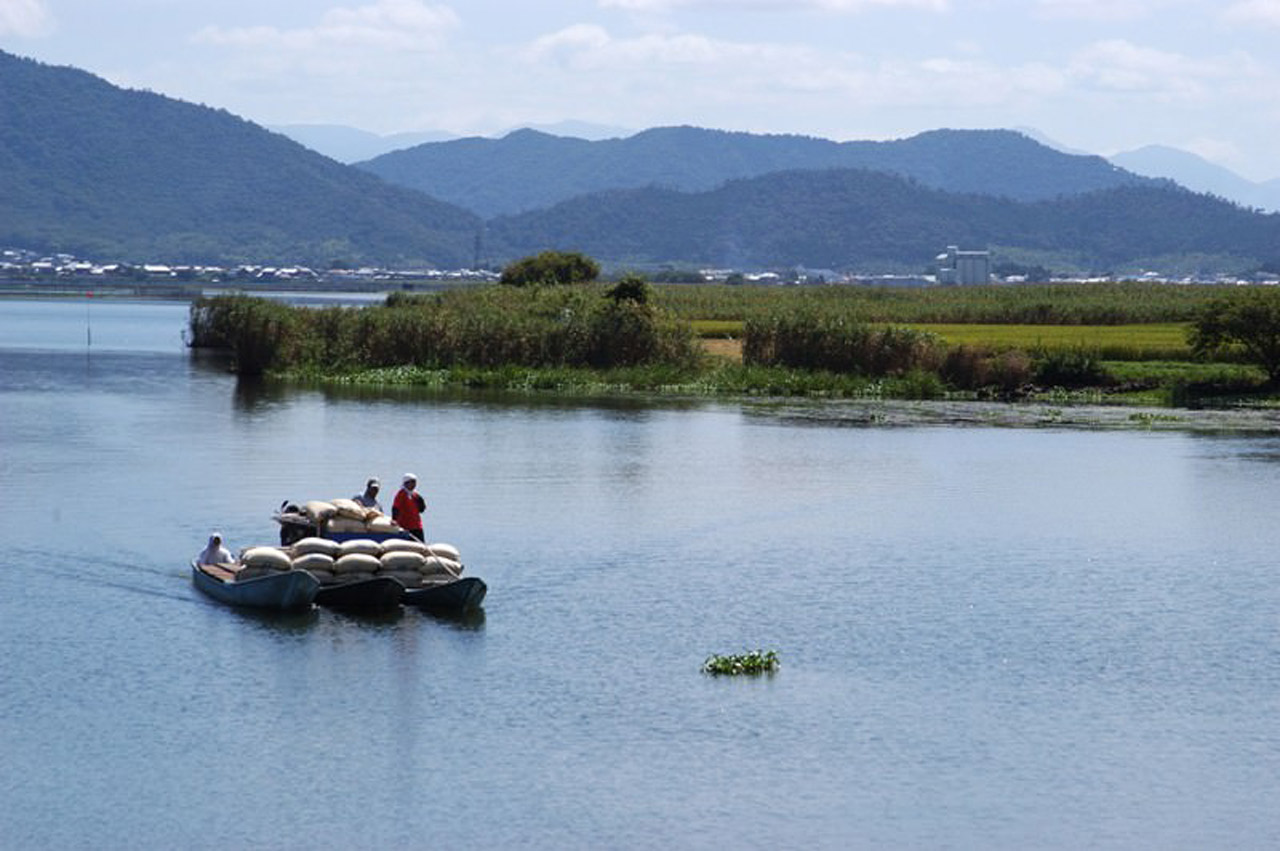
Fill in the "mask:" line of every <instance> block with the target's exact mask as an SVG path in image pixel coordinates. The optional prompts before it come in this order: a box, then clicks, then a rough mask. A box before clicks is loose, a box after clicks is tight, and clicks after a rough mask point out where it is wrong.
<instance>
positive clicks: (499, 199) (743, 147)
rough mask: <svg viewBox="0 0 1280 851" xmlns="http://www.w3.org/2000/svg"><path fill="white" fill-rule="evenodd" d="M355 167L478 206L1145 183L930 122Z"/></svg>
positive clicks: (661, 134) (472, 147) (485, 146)
mask: <svg viewBox="0 0 1280 851" xmlns="http://www.w3.org/2000/svg"><path fill="white" fill-rule="evenodd" d="M357 167H359V168H362V169H364V170H366V171H369V172H371V173H373V174H376V175H378V176H379V177H381V178H383V179H384V180H386V181H388V182H390V183H395V184H399V185H401V186H405V187H408V188H410V189H417V190H419V191H421V192H425V193H427V194H428V195H431V196H432V197H435V198H440V199H441V200H444V201H448V202H449V203H452V204H457V205H458V206H460V207H465V208H466V209H468V210H471V211H472V212H475V213H476V214H478V215H481V216H494V215H504V214H511V213H520V212H525V211H529V210H537V209H541V208H545V207H549V206H551V205H553V204H557V203H559V202H561V201H565V200H568V199H570V198H573V197H576V196H578V195H583V194H587V193H591V192H598V191H601V190H608V189H634V188H641V187H658V188H663V189H676V190H684V191H701V190H706V189H711V188H714V187H716V186H719V185H721V184H723V183H724V182H725V181H727V180H735V179H739V178H744V177H758V176H760V175H764V174H769V173H771V172H776V171H790V170H812V169H833V168H860V169H870V170H873V171H883V172H890V173H893V174H898V175H901V176H903V177H907V178H910V179H912V180H915V181H917V182H919V183H921V184H923V185H925V186H928V187H932V188H934V189H942V190H946V191H949V192H973V193H981V194H986V195H994V196H998V197H1004V198H1011V199H1014V200H1020V201H1036V200H1043V199H1046V198H1056V197H1058V196H1061V195H1074V194H1079V193H1082V192H1091V191H1094V190H1098V189H1112V188H1115V187H1117V186H1129V185H1136V184H1142V183H1149V182H1150V179H1149V178H1144V177H1140V176H1138V175H1135V174H1132V173H1130V172H1126V171H1124V170H1123V169H1120V168H1117V167H1116V166H1114V165H1112V164H1111V163H1109V162H1107V161H1106V160H1104V159H1103V158H1102V157H1081V156H1070V155H1067V154H1062V153H1059V152H1058V151H1055V150H1052V149H1051V148H1048V147H1046V146H1044V145H1041V144H1038V143H1037V142H1034V141H1032V140H1031V139H1029V138H1028V137H1026V136H1024V135H1022V134H1021V133H1015V132H1013V131H1009V130H937V131H932V132H929V133H921V134H920V135H918V136H913V137H911V138H909V139H903V140H899V141H892V142H832V141H829V140H826V139H815V138H812V137H808V136H764V135H753V134H750V133H730V132H726V131H722V130H705V129H701V128H696V127H660V128H656V129H652V130H646V131H644V132H641V133H637V134H635V135H634V136H630V137H627V138H625V139H606V140H602V141H595V142H592V141H587V140H583V139H573V138H564V137H560V136H552V135H550V134H547V133H539V132H537V131H533V130H521V131H517V132H515V133H511V134H509V135H507V136H504V137H503V138H501V139H483V138H470V139H456V140H453V141H448V142H432V143H427V144H423V145H418V146H416V147H413V148H409V149H407V150H402V151H393V152H391V153H389V154H383V155H382V156H380V157H376V158H374V159H372V160H369V161H367V162H362V163H357Z"/></svg>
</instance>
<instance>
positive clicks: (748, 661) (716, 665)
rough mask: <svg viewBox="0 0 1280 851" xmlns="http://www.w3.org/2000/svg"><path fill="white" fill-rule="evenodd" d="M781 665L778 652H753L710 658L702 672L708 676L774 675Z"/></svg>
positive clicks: (703, 664) (703, 665) (704, 663)
mask: <svg viewBox="0 0 1280 851" xmlns="http://www.w3.org/2000/svg"><path fill="white" fill-rule="evenodd" d="M781 664H782V663H781V662H780V661H779V660H778V651H776V650H767V651H766V650H752V651H751V652H749V653H739V654H724V655H720V654H716V655H712V656H708V657H707V660H706V661H705V662H703V663H702V671H703V673H707V674H726V675H728V676H739V675H741V674H772V673H773V672H775V671H777V670H778V667H779V665H781Z"/></svg>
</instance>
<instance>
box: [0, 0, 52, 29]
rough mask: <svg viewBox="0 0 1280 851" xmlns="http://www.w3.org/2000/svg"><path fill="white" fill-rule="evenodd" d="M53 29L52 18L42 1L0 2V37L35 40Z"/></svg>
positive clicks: (5, 0)
mask: <svg viewBox="0 0 1280 851" xmlns="http://www.w3.org/2000/svg"><path fill="white" fill-rule="evenodd" d="M52 29H53V16H52V15H50V14H49V10H48V9H47V8H46V7H45V4H44V3H43V2H42V0H0V35H14V36H18V37H20V38H35V37H37V36H42V35H45V34H47V33H49V32H51V31H52Z"/></svg>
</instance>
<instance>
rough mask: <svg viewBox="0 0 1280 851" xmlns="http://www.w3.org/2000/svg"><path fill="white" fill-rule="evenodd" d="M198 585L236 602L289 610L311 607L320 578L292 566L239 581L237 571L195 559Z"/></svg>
mask: <svg viewBox="0 0 1280 851" xmlns="http://www.w3.org/2000/svg"><path fill="white" fill-rule="evenodd" d="M191 579H192V581H193V582H194V583H195V586H196V587H197V588H199V589H200V590H201V591H203V592H204V593H206V594H208V595H209V596H210V597H212V598H214V599H215V600H220V601H222V602H223V603H227V604H229V605H232V606H247V607H251V608H255V609H277V610H279V611H289V610H296V609H306V608H310V606H311V604H312V602H313V601H314V600H315V597H316V592H317V591H319V590H320V581H319V580H318V579H316V578H315V577H314V576H312V575H311V574H310V573H307V572H306V571H305V570H288V571H283V572H280V573H273V574H270V575H267V576H259V577H256V578H254V579H244V580H241V581H238V582H237V581H236V578H235V574H234V573H232V572H231V571H229V570H226V569H224V568H221V567H218V566H216V565H212V564H197V563H196V562H194V561H193V562H191Z"/></svg>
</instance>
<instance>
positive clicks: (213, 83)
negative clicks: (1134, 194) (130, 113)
mask: <svg viewBox="0 0 1280 851" xmlns="http://www.w3.org/2000/svg"><path fill="white" fill-rule="evenodd" d="M1278 47H1280V0H545V2H497V0H453V1H452V2H434V0H271V2H263V0H255V1H254V2H249V0H216V2H212V0H211V2H193V1H192V0H109V2H107V0H0V49H4V50H7V51H10V52H13V53H17V54H20V55H23V56H30V57H33V58H35V59H39V60H42V61H45V62H50V63H54V64H65V65H74V66H76V67H80V68H84V69H86V70H89V71H92V72H93V73H95V74H98V75H100V76H102V77H105V78H106V79H108V80H110V81H111V82H113V83H116V84H118V85H122V86H128V87H132V88H146V89H151V90H153V91H157V92H160V93H162V94H166V95H170V96H172V97H177V98H181V99H184V100H190V101H194V102H197V103H204V104H207V105H209V106H215V107H221V108H224V109H227V110H229V111H231V112H234V113H236V114H238V115H241V116H244V117H245V118H249V119H251V120H253V121H256V122H259V123H261V124H267V125H280V124H300V123H313V124H345V125H349V126H354V127H360V128H362V129H365V130H370V131H374V132H377V133H383V134H388V133H394V132H401V131H423V130H443V131H449V132H453V133H458V134H486V135H488V134H495V133H499V132H503V131H505V130H508V129H510V128H513V127H517V126H522V125H530V124H532V125H546V124H554V123H556V122H560V121H565V120H578V121H586V122H591V123H595V124H601V125H608V126H615V127H623V128H630V129H642V128H645V127H652V126H659V125H669V124H694V125H698V126H703V127H718V128H724V129H732V130H749V131H756V132H778V133H801V134H807V135H814V136H824V137H827V138H833V139H887V138H899V137H903V136H909V135H912V134H914V133H918V132H920V131H923V130H929V129H934V128H938V127H966V128H969V127H972V128H981V127H1008V128H1034V129H1035V130H1037V131H1039V132H1041V133H1043V134H1044V135H1046V136H1048V137H1049V138H1051V139H1054V140H1056V141H1057V142H1059V143H1061V144H1062V145H1065V146H1067V147H1069V148H1073V149H1078V150H1083V151H1088V152H1091V153H1101V154H1111V153H1115V152H1118V151H1123V150H1128V149H1132V148H1136V147H1140V146H1142V145H1147V144H1165V145H1171V146H1174V147H1179V148H1183V149H1185V150H1189V151H1193V152H1195V153H1198V154H1200V155H1202V156H1204V157H1206V158H1208V159H1211V160H1213V161H1215V162H1219V163H1221V164H1223V165H1226V166H1228V167H1230V168H1232V169H1234V170H1236V171H1238V172H1240V173H1241V174H1243V175H1244V176H1246V177H1250V178H1252V179H1255V180H1260V179H1270V178H1276V177H1280V159H1278V158H1277V156H1276V154H1275V153H1274V152H1275V151H1276V150H1277V145H1276V139H1277V136H1278V135H1280V133H1278V131H1280V49H1278Z"/></svg>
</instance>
